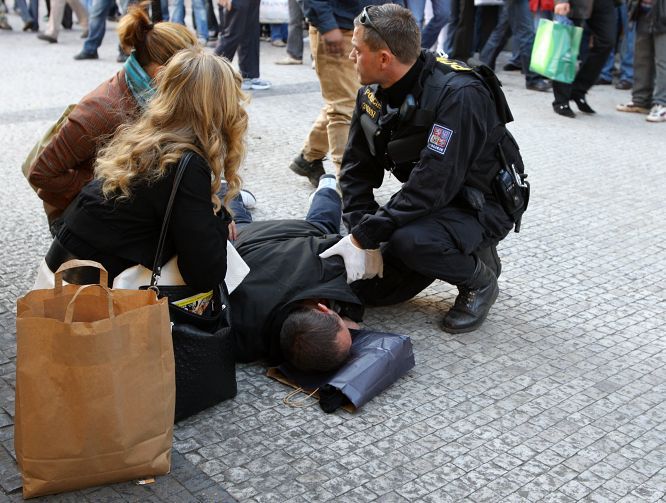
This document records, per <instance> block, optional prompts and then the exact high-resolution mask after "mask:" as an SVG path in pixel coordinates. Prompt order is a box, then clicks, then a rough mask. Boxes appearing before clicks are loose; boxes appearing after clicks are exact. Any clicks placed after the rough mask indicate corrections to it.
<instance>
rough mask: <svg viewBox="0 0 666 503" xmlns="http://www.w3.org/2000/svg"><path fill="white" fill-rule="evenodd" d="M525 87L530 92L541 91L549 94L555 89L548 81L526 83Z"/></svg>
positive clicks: (540, 80)
mask: <svg viewBox="0 0 666 503" xmlns="http://www.w3.org/2000/svg"><path fill="white" fill-rule="evenodd" d="M525 87H526V88H527V89H529V90H530V91H539V92H542V93H547V92H549V91H550V90H551V89H552V88H553V85H552V84H551V83H550V81H548V80H546V79H539V80H536V81H534V82H529V83H526V84H525Z"/></svg>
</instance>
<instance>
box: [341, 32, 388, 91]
mask: <svg viewBox="0 0 666 503" xmlns="http://www.w3.org/2000/svg"><path fill="white" fill-rule="evenodd" d="M364 33H365V27H363V26H357V27H356V28H354V34H353V36H352V50H351V52H350V53H349V59H351V60H352V61H353V62H354V64H355V65H356V74H357V75H358V79H359V80H360V81H361V84H362V85H364V86H366V85H368V84H375V83H377V82H379V76H380V72H381V66H380V55H381V54H380V51H372V50H370V47H368V45H367V44H366V43H365V42H364V41H363V34H364Z"/></svg>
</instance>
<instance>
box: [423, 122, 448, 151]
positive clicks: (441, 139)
mask: <svg viewBox="0 0 666 503" xmlns="http://www.w3.org/2000/svg"><path fill="white" fill-rule="evenodd" d="M452 136H453V131H452V130H450V129H449V128H447V127H445V126H442V125H440V124H433V125H432V130H431V131H430V135H429V136H428V144H427V146H428V148H429V149H430V150H434V151H435V152H437V153H438V154H444V152H446V147H448V146H449V142H450V141H451V137H452Z"/></svg>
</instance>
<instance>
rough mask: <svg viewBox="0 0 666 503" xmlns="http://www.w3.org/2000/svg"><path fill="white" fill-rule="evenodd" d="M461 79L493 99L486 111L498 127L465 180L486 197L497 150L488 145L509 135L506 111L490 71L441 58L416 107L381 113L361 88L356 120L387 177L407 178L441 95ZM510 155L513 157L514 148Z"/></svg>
mask: <svg viewBox="0 0 666 503" xmlns="http://www.w3.org/2000/svg"><path fill="white" fill-rule="evenodd" d="M424 71H428V70H424ZM460 73H465V74H469V75H470V76H472V77H474V78H477V79H480V80H481V81H482V82H483V84H484V86H485V87H486V89H487V90H488V91H489V94H490V96H491V99H492V103H489V104H488V105H489V106H492V105H493V104H494V107H495V110H496V112H497V117H498V122H497V125H496V127H494V128H493V130H492V131H491V133H490V135H489V138H488V141H487V142H486V144H487V146H488V152H482V153H481V154H480V155H479V157H478V159H477V161H476V163H475V164H474V165H473V166H470V167H469V169H468V175H467V178H466V180H465V184H466V185H470V186H473V187H476V188H478V189H480V190H482V191H483V192H485V193H489V192H491V184H492V180H493V178H494V176H495V175H496V174H497V171H498V170H499V162H498V160H497V156H496V148H495V147H494V146H493V144H497V143H498V142H499V141H501V139H502V138H503V137H504V136H505V135H506V134H508V132H507V130H506V128H505V126H504V125H505V124H506V123H507V122H510V121H511V120H513V117H512V115H511V111H510V110H509V107H508V105H507V103H506V99H505V98H504V94H503V92H502V91H501V85H500V83H499V81H498V80H497V77H496V76H495V74H494V73H493V72H492V70H490V69H489V68H487V67H485V69H484V67H480V68H474V69H473V68H470V67H469V66H467V65H465V64H463V63H461V62H459V61H454V60H449V59H447V58H444V57H438V58H436V63H435V66H434V68H433V69H432V73H431V74H430V75H428V76H427V77H426V78H425V79H424V80H423V82H422V84H423V90H422V93H421V95H420V96H419V102H418V103H413V104H410V103H407V101H406V102H405V103H403V106H401V107H400V109H398V110H389V111H388V112H384V113H382V105H381V103H380V102H379V100H378V99H377V98H376V92H377V87H378V86H377V85H376V84H375V85H371V86H366V87H365V88H364V89H363V91H362V96H361V101H360V110H359V111H358V112H359V114H360V119H359V120H360V123H361V128H362V129H363V133H364V135H365V137H366V140H367V142H368V147H369V149H370V153H371V154H372V155H373V157H375V159H376V160H377V161H378V162H379V163H380V164H381V165H382V167H383V168H384V169H386V170H389V171H391V173H393V174H394V175H395V176H396V178H397V179H398V180H400V181H401V182H405V181H406V180H407V179H408V178H409V174H410V173H411V171H412V169H413V168H414V166H415V165H416V163H417V162H418V161H419V157H420V155H421V151H422V150H423V148H424V147H425V145H426V142H427V141H428V136H429V134H430V131H431V129H432V125H433V123H434V120H435V110H436V108H437V105H438V104H439V101H440V100H441V97H442V94H443V93H442V90H443V89H444V88H445V87H446V86H447V85H448V84H449V83H450V81H451V79H452V78H453V77H454V76H456V75H457V74H460ZM408 99H409V97H408ZM410 108H411V110H410ZM514 143H515V142H514ZM484 150H485V149H484ZM511 150H512V151H513V149H511ZM515 150H516V151H517V145H516V149H515ZM518 155H519V154H518ZM521 165H522V163H521Z"/></svg>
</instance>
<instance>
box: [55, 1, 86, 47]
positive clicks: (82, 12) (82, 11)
mask: <svg viewBox="0 0 666 503" xmlns="http://www.w3.org/2000/svg"><path fill="white" fill-rule="evenodd" d="M66 3H67V4H69V6H70V7H71V8H72V10H73V11H74V13H75V14H76V18H77V19H78V20H79V24H80V25H81V28H83V29H84V30H87V29H88V11H87V10H86V8H85V7H84V6H83V3H81V0H51V15H50V16H49V24H48V26H47V27H46V31H45V32H44V34H45V35H48V36H49V37H53V38H58V32H59V31H60V24H61V23H62V16H63V14H64V13H65V4H66Z"/></svg>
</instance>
